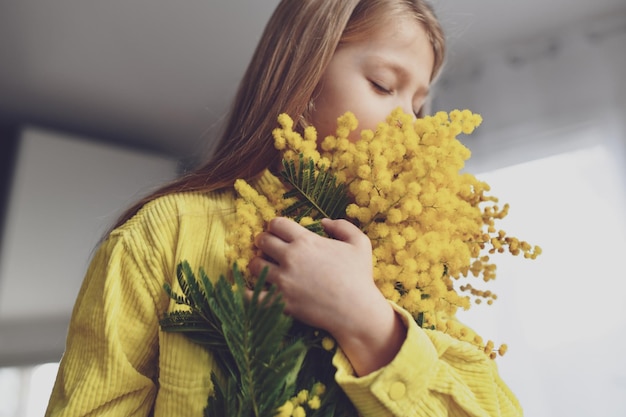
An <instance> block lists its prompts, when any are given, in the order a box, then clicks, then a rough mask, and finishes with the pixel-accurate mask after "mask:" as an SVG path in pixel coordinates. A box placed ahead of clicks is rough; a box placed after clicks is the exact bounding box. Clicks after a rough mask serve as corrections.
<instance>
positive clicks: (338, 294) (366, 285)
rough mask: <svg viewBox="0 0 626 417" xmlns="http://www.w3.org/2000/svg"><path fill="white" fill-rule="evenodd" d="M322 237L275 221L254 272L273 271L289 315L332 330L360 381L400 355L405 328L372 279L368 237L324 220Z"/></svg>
mask: <svg viewBox="0 0 626 417" xmlns="http://www.w3.org/2000/svg"><path fill="white" fill-rule="evenodd" d="M322 226H323V227H324V229H325V231H326V233H327V234H328V235H329V236H331V237H333V239H328V238H325V237H322V236H319V235H317V234H315V233H313V232H311V231H309V230H307V229H305V228H304V227H302V226H300V225H298V224H297V223H296V222H294V221H292V220H290V219H287V218H280V217H279V218H276V219H273V220H272V221H271V222H270V224H269V227H268V230H267V231H266V232H263V233H260V234H259V235H258V236H257V238H256V246H257V247H258V248H259V249H260V250H261V251H262V252H263V253H264V254H265V255H266V258H267V259H264V258H261V257H257V258H254V259H252V260H251V262H250V271H251V272H252V273H253V274H255V275H259V274H260V273H261V271H262V270H263V268H264V267H266V266H267V267H268V269H269V270H268V275H267V281H268V282H270V283H272V284H275V285H276V286H277V287H278V289H279V290H280V292H281V294H282V297H283V301H284V302H285V312H286V313H287V314H289V315H291V316H293V317H294V318H296V319H298V320H300V321H302V322H304V323H307V324H309V325H311V326H313V327H317V328H321V329H325V330H327V331H328V332H329V333H330V334H332V335H333V337H334V338H335V340H336V341H337V343H339V345H340V346H341V348H342V349H343V350H344V352H345V353H346V356H348V358H349V359H350V361H351V363H352V365H353V367H354V369H355V370H356V371H357V373H358V374H359V375H364V374H367V373H369V372H371V371H373V370H375V369H378V368H379V367H381V366H384V365H386V364H387V363H388V362H389V361H391V359H393V357H394V356H395V354H396V353H397V351H398V349H399V348H400V346H401V344H402V342H403V340H404V337H405V332H406V330H405V328H404V326H403V325H402V323H401V322H400V319H399V318H398V317H397V316H396V314H395V312H394V311H393V309H392V308H391V306H390V305H389V303H388V302H387V300H385V298H384V297H383V295H382V294H381V293H380V291H379V290H378V288H377V287H376V285H375V283H374V281H373V278H372V247H371V243H370V241H369V239H368V237H367V236H365V235H364V234H363V233H362V232H361V231H360V230H359V229H358V228H357V227H356V226H354V225H353V224H352V223H350V222H348V221H346V220H329V219H324V220H322Z"/></svg>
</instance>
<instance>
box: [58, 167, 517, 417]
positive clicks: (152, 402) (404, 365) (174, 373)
mask: <svg viewBox="0 0 626 417" xmlns="http://www.w3.org/2000/svg"><path fill="white" fill-rule="evenodd" d="M263 180H264V178H261V179H260V180H259V181H263ZM233 209H234V197H233V194H232V193H231V192H226V191H222V192H213V193H208V194H202V193H180V194H172V195H169V196H166V197H161V198H158V199H156V200H154V201H152V202H150V203H148V204H147V205H146V206H145V207H144V208H143V209H142V210H141V211H140V212H139V213H138V214H137V215H135V216H134V217H133V218H132V219H131V220H129V221H128V222H127V223H126V224H124V225H122V226H121V227H119V228H117V229H116V230H114V231H113V232H112V233H111V234H110V236H109V237H108V238H107V240H106V241H104V242H103V243H102V245H101V246H100V247H99V248H98V251H97V252H96V253H95V255H94V257H93V259H92V261H91V264H90V266H89V268H88V271H87V274H86V277H85V280H84V283H83V285H82V288H81V290H80V293H79V295H78V299H77V301H76V305H75V307H74V311H73V313H72V319H71V323H70V328H69V332H68V337H67V345H66V351H65V354H64V355H63V359H62V361H61V365H60V368H59V373H58V376H57V380H56V383H55V386H54V389H53V392H52V395H51V398H50V402H49V405H48V410H47V412H46V416H49V417H52V416H55V417H56V416H66V417H69V416H72V417H78V416H156V417H177V416H181V417H193V416H198V417H200V416H202V413H203V409H204V407H205V406H206V403H207V397H208V394H209V393H210V391H211V389H212V384H211V379H210V374H211V370H212V369H213V367H214V363H213V357H212V355H211V354H210V353H209V352H207V351H206V350H205V349H204V348H203V347H200V346H198V345H195V344H194V343H192V342H191V341H189V340H188V339H187V338H186V337H185V336H183V335H181V334H176V333H168V332H163V331H161V330H160V328H159V323H158V321H159V318H160V317H161V316H162V314H163V313H164V312H165V311H167V310H168V309H173V308H176V306H175V305H174V304H173V302H172V301H171V300H170V299H169V297H168V296H167V294H166V293H165V291H164V290H163V284H164V283H165V282H167V283H169V284H171V285H172V286H173V287H174V289H179V287H178V286H177V282H176V278H175V276H176V275H175V268H176V265H177V264H178V262H180V261H182V260H187V261H189V262H190V264H191V265H192V266H193V268H198V267H200V266H202V267H204V268H205V270H206V272H207V273H208V275H209V276H210V277H211V278H212V279H214V278H217V277H219V275H220V274H223V273H225V272H226V271H227V270H228V269H229V267H230V266H229V265H228V264H227V261H226V259H225V256H224V249H225V236H226V233H227V225H226V220H227V218H228V216H230V215H232V213H233ZM393 307H394V308H395V309H396V311H397V312H398V314H400V316H401V317H402V319H403V321H404V323H405V325H406V326H407V328H408V332H407V338H406V341H405V343H404V344H403V346H402V348H401V350H400V351H399V353H398V354H397V356H396V357H395V359H394V360H393V361H392V362H391V363H390V364H388V365H387V366H385V367H384V368H382V369H379V370H377V371H375V372H373V373H371V374H369V375H367V376H364V377H356V376H354V372H353V370H352V367H351V366H350V363H349V361H348V360H347V358H346V357H345V356H344V355H343V354H342V352H341V351H338V353H337V354H336V356H335V358H334V360H333V363H334V365H335V366H336V367H337V373H336V379H337V381H338V383H339V384H340V385H341V387H342V388H343V389H344V390H345V392H346V393H347V394H348V396H349V397H350V398H351V400H352V401H353V402H354V404H355V406H356V408H357V409H358V410H359V413H360V414H361V415H362V416H364V417H368V416H398V417H410V416H424V417H426V416H428V417H435V416H521V415H522V412H521V408H520V405H519V403H518V402H517V400H516V399H515V397H514V395H513V394H512V393H511V392H510V390H509V389H508V388H507V386H506V385H505V384H504V383H503V382H502V381H501V379H500V377H499V376H498V372H497V369H496V365H495V362H494V361H493V360H490V359H488V358H487V356H486V355H485V354H484V353H481V352H480V351H479V350H477V348H476V347H474V346H472V345H470V344H467V343H464V342H460V341H458V340H456V339H453V338H451V337H449V336H448V335H446V334H443V333H441V332H436V331H425V330H423V329H421V328H419V327H418V326H417V325H416V323H415V320H413V319H412V317H411V316H410V314H409V313H407V312H406V311H404V310H403V309H401V308H399V307H397V306H396V305H393ZM220 417H227V416H220Z"/></svg>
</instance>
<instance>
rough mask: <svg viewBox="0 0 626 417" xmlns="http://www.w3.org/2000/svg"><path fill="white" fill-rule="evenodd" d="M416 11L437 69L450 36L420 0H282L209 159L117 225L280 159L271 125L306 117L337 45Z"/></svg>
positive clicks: (436, 70) (302, 120)
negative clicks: (175, 196) (169, 199)
mask: <svg viewBox="0 0 626 417" xmlns="http://www.w3.org/2000/svg"><path fill="white" fill-rule="evenodd" d="M398 16H404V17H411V16H413V17H415V19H416V20H417V21H418V22H419V23H420V24H421V25H422V27H423V28H424V29H425V31H426V33H427V35H428V37H429V40H430V42H431V44H432V46H433V51H434V54H435V64H434V68H433V71H432V76H431V80H432V79H434V78H435V77H436V75H437V74H438V73H439V71H440V69H441V66H442V65H443V60H444V55H445V40H444V36H443V31H442V29H441V26H440V24H439V22H438V20H437V18H436V17H435V14H434V12H433V10H432V8H431V7H430V6H429V5H428V4H427V3H426V2H425V1H423V0H282V1H281V2H280V4H279V5H278V6H277V8H276V10H275V11H274V13H273V14H272V17H271V18H270V20H269V22H268V23H267V25H266V27H265V30H264V32H263V35H262V37H261V40H260V41H259V44H258V45H257V48H256V50H255V52H254V55H253V57H252V60H251V61H250V64H249V66H248V69H247V70H246V73H245V74H244V76H243V79H242V81H241V83H240V85H239V89H238V91H237V94H236V96H235V99H234V102H233V106H232V108H231V110H230V113H229V116H228V118H227V120H226V124H225V128H224V130H223V133H222V135H221V137H220V140H219V142H218V143H217V144H216V147H215V149H216V151H215V152H214V153H213V155H212V157H211V159H210V160H209V161H207V162H206V163H205V164H203V165H202V166H200V167H199V168H197V169H196V170H194V171H192V172H190V173H187V174H185V175H183V176H181V177H180V178H178V179H176V180H174V181H173V182H171V183H169V184H167V185H165V186H163V187H162V188H160V189H158V190H157V191H155V192H153V193H152V194H150V195H148V196H147V197H145V198H143V199H141V200H140V201H138V202H137V203H135V204H134V205H133V206H131V207H130V208H129V209H128V210H127V211H126V212H125V213H124V214H123V215H122V216H121V217H120V218H119V219H118V221H117V223H116V224H115V225H114V227H118V226H120V225H121V224H123V223H124V222H126V221H127V220H128V219H130V218H131V217H132V216H133V215H134V214H135V213H137V211H138V210H139V209H140V208H141V207H142V206H143V205H144V204H146V203H147V202H149V201H151V200H153V199H155V198H158V197H160V196H164V195H167V194H171V193H175V192H185V191H202V192H208V191H213V190H219V189H222V188H226V187H230V186H232V184H233V182H234V181H235V180H236V179H238V178H243V179H246V180H250V179H252V178H254V177H256V176H258V175H259V174H261V173H262V172H263V170H265V169H266V168H268V167H270V166H274V164H276V163H277V162H278V159H279V154H278V152H277V151H276V150H275V149H274V146H273V141H272V135H271V132H272V130H273V129H274V128H275V127H276V118H277V116H278V115H279V114H280V113H287V114H289V115H290V116H291V117H292V119H293V120H299V121H300V124H301V125H303V124H305V123H306V118H307V117H306V112H307V107H308V106H309V103H310V101H311V98H312V96H313V94H314V92H315V88H316V87H317V85H318V83H319V80H320V79H321V77H322V75H323V73H324V71H325V69H326V67H327V66H328V63H329V62H330V60H331V58H332V56H333V54H334V52H335V50H336V49H337V46H338V45H339V44H340V43H350V42H356V41H359V40H362V39H365V38H367V37H368V36H369V35H371V33H372V32H373V31H374V30H376V28H378V27H380V25H381V24H392V23H391V22H392V20H393V18H394V17H398Z"/></svg>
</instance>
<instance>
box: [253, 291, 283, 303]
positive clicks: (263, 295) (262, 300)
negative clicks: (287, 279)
mask: <svg viewBox="0 0 626 417" xmlns="http://www.w3.org/2000/svg"><path fill="white" fill-rule="evenodd" d="M270 296H271V298H268V297H270ZM279 296H280V293H278V292H272V293H271V294H270V292H269V291H267V290H263V291H259V296H258V302H259V304H261V305H262V304H264V303H265V302H268V303H271V302H272V301H274V300H276V298H278V297H279ZM244 297H245V298H246V300H248V301H252V298H253V297H254V290H251V289H249V288H246V289H245V291H244ZM266 300H267V301H266ZM281 302H282V303H285V301H284V300H283V299H281Z"/></svg>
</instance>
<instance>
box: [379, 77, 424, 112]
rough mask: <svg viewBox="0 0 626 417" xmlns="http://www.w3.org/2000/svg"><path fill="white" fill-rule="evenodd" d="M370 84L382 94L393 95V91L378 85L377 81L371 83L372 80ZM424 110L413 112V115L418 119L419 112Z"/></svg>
mask: <svg viewBox="0 0 626 417" xmlns="http://www.w3.org/2000/svg"><path fill="white" fill-rule="evenodd" d="M370 84H371V85H372V87H373V88H374V89H375V90H376V91H379V92H380V93H383V94H392V93H393V90H388V89H386V88H385V87H383V86H382V85H380V84H378V83H377V82H376V81H371V80H370ZM421 110H422V108H421V107H420V108H419V109H418V110H417V111H415V110H413V114H414V115H415V116H416V117H419V112H420V111H421Z"/></svg>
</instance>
